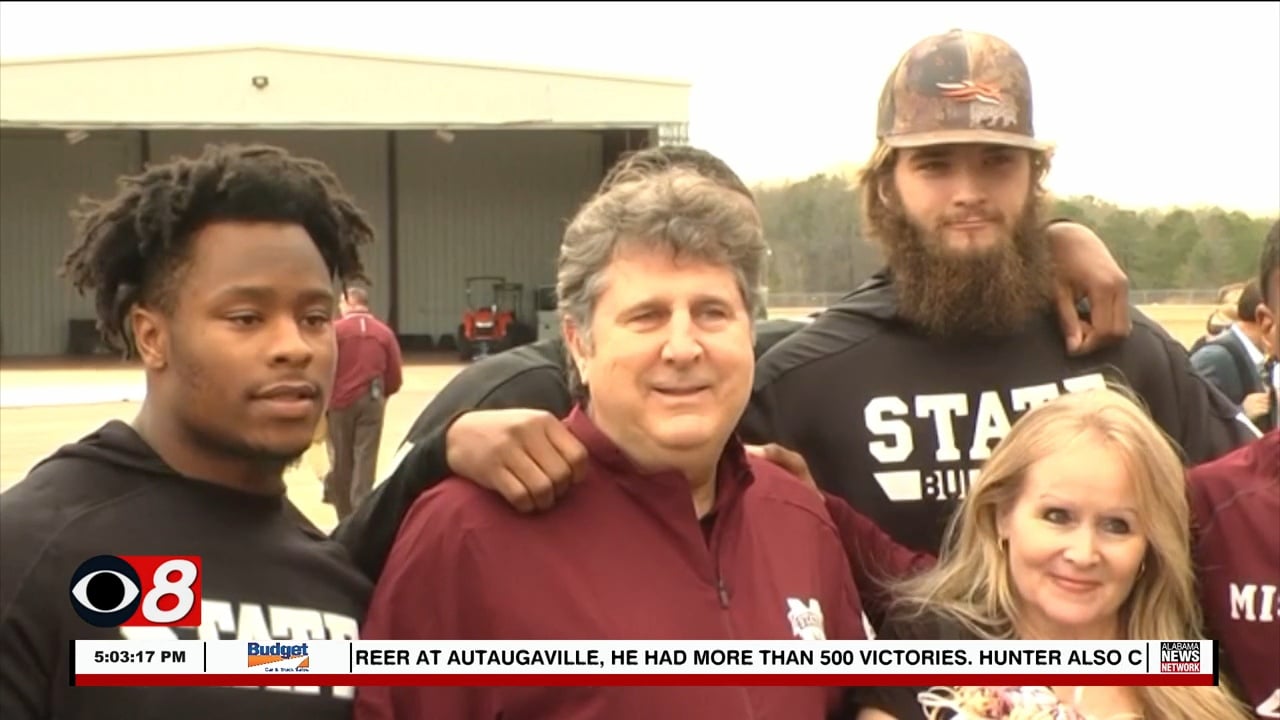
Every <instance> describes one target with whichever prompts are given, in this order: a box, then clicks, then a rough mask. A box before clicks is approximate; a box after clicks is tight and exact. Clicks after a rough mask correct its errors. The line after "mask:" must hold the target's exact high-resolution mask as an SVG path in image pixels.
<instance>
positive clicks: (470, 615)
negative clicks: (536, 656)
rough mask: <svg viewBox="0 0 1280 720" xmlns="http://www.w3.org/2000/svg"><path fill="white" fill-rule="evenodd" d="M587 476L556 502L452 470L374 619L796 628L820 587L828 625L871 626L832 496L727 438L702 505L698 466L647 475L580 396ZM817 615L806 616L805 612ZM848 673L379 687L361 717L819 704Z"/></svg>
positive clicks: (811, 711)
mask: <svg viewBox="0 0 1280 720" xmlns="http://www.w3.org/2000/svg"><path fill="white" fill-rule="evenodd" d="M565 424H566V426H567V427H568V428H569V430H570V431H571V432H573V433H574V435H576V436H577V437H578V438H579V440H581V441H582V443H583V444H584V445H585V446H586V448H587V450H588V453H589V459H588V461H587V472H586V477H585V479H584V480H583V481H582V482H581V483H580V484H579V485H578V486H577V487H575V488H574V490H573V492H571V493H569V494H568V495H566V496H565V497H564V498H562V499H561V500H560V502H559V503H558V504H557V507H556V509H555V510H554V511H553V512H548V513H545V514H538V515H521V514H519V513H518V512H517V511H515V510H514V509H512V508H511V507H510V506H509V505H508V504H507V502H506V501H505V500H503V499H502V497H501V496H499V495H498V494H497V493H493V492H491V491H489V490H485V489H483V488H480V487H478V486H476V485H475V484H473V483H472V482H470V481H467V480H462V479H458V478H449V479H447V480H445V481H444V482H442V483H441V484H440V485H439V486H437V487H435V488H433V489H432V490H430V491H428V492H427V493H424V494H423V495H422V497H421V498H419V499H418V500H417V501H416V502H415V503H414V505H413V507H412V509H411V510H410V511H409V514H408V516H407V518H406V519H405V522H404V525H403V526H402V528H401V530H400V534H399V537H398V538H397V539H396V542H395V546H394V547H393V548H392V551H391V555H390V557H389V558H388V561H387V566H386V569H385V571H384V572H383V574H382V577H381V580H380V581H379V583H378V585H377V587H376V589H375V591H374V597H373V601H372V604H371V606H370V608H369V612H368V615H367V618H366V622H365V626H364V628H363V629H362V631H361V638H362V639H369V640H374V639H403V640H426V639H434V640H534V639H537V640H735V639H741V640H788V639H794V640H795V641H796V642H797V643H800V642H804V640H802V639H799V637H798V636H799V634H800V630H799V628H800V626H801V625H804V623H803V622H793V620H792V619H790V618H789V617H788V613H789V612H791V610H792V608H794V607H795V605H796V603H789V602H788V601H789V600H792V599H794V600H796V601H798V603H799V604H801V605H804V606H806V607H810V608H812V607H813V603H814V602H816V603H817V605H818V607H819V608H820V612H821V618H819V619H818V620H819V623H820V625H821V627H822V629H823V631H824V632H823V634H824V635H825V637H826V638H827V639H830V640H861V639H865V638H866V635H865V633H864V630H863V626H862V622H861V605H860V603H859V600H858V596H857V590H856V589H855V588H854V585H853V580H852V578H851V575H850V572H849V563H848V560H847V558H846V556H845V552H844V549H843V547H842V545H841V541H840V537H839V536H838V534H837V531H836V528H835V526H834V525H833V524H832V521H831V519H830V517H829V516H828V515H827V512H826V509H825V508H824V505H823V501H822V499H821V498H820V497H818V496H817V494H816V493H814V492H813V491H812V490H811V489H809V488H807V487H805V486H804V485H802V484H801V483H799V482H798V481H796V480H795V479H794V478H791V477H790V476H788V475H786V474H785V473H784V471H782V470H781V469H779V468H778V467H776V466H774V465H773V464H771V463H768V462H766V461H763V460H758V459H756V458H752V457H748V456H747V455H746V453H745V452H744V450H743V447H742V445H741V444H740V443H739V442H738V441H737V440H733V441H731V442H730V444H729V446H728V448H727V450H726V452H725V454H724V456H723V457H722V459H721V461H720V465H719V468H718V472H717V479H716V482H717V487H716V500H715V504H714V506H713V508H712V510H711V512H710V513H709V514H708V516H707V517H706V518H704V519H703V520H702V521H701V522H700V521H699V520H698V518H697V517H696V516H695V512H694V506H693V498H692V495H691V493H690V489H689V483H688V481H687V480H686V479H685V478H684V476H683V475H681V474H679V473H674V472H666V473H658V474H649V475H646V474H644V473H642V472H640V471H638V470H637V469H636V468H635V467H634V465H632V463H631V462H630V461H628V459H627V458H626V457H624V455H623V454H622V452H621V451H620V450H619V449H618V448H617V446H615V445H614V444H613V443H612V442H611V441H610V440H609V439H608V438H606V437H605V436H604V434H603V433H602V432H601V431H600V430H599V429H598V428H597V427H596V426H595V425H594V423H593V422H592V421H591V420H590V419H589V418H588V417H587V415H586V414H585V412H583V411H582V409H581V408H575V409H574V410H573V412H572V413H571V414H570V416H569V418H568V419H567V420H565ZM813 619H814V618H812V617H810V618H809V620H813ZM842 695H843V693H842V691H841V690H839V689H836V688H812V687H683V688H682V687H672V688H662V687H636V688H599V687H583V688H555V687H530V688H519V687H513V688H496V687H488V688H484V687H480V688H467V687H393V688H386V687H379V688H373V687H371V688H361V689H360V690H359V691H358V693H357V698H356V711H355V717H356V718H357V720H371V719H374V718H377V719H382V718H396V719H397V720H418V719H422V720H428V719H430V720H436V719H441V720H446V719H447V720H498V719H499V718H501V720H544V719H545V720H551V719H553V718H554V719H555V720H579V719H585V718H592V719H600V720H604V719H606V718H607V719H608V720H653V719H654V718H663V719H664V720H685V719H687V720H705V719H707V718H744V719H748V720H822V718H824V717H827V716H828V714H829V713H832V712H835V711H836V710H837V708H838V707H839V704H840V703H841V701H842Z"/></svg>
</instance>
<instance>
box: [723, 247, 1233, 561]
mask: <svg viewBox="0 0 1280 720" xmlns="http://www.w3.org/2000/svg"><path fill="white" fill-rule="evenodd" d="M1129 312H1130V315H1131V317H1132V320H1133V332H1132V333H1131V334H1130V335H1129V337H1127V338H1125V339H1124V340H1123V341H1121V342H1119V343H1117V344H1116V345H1113V346H1111V347H1108V348H1105V349H1103V350H1100V351H1098V352H1095V353H1093V354H1091V355H1089V356H1088V357H1070V356H1068V355H1067V353H1066V350H1065V348H1064V340H1063V336H1062V331H1061V326H1060V324H1059V322H1058V318H1057V314H1056V313H1055V311H1054V310H1053V309H1052V308H1047V309H1046V310H1045V312H1044V313H1043V314H1041V315H1039V316H1037V317H1035V318H1034V319H1033V320H1032V321H1031V322H1029V323H1028V324H1027V325H1026V327H1024V328H1023V329H1022V330H1020V331H1018V332H1017V333H1015V334H1012V335H1009V336H1007V337H1001V338H978V337H966V338H953V339H945V340H944V339H933V338H929V337H927V336H925V335H924V334H923V333H921V332H919V331H918V330H916V329H915V328H913V327H912V326H910V325H908V324H907V323H906V322H905V321H904V320H902V319H900V318H899V317H898V313H897V295H896V289H895V287H894V285H893V282H892V278H891V276H890V274H889V273H888V272H887V271H882V272H880V273H877V274H876V275H875V276H873V277H872V278H871V279H869V280H868V281H867V282H866V283H864V284H863V286H862V287H860V288H858V289H857V290H855V291H854V292H853V293H851V294H850V295H847V296H846V297H845V298H844V299H842V300H841V301H840V302H839V303H837V304H836V305H833V306H832V307H830V308H829V309H827V311H826V312H824V313H823V314H822V315H821V316H819V317H818V318H817V319H816V320H814V322H813V323H811V324H810V325H808V326H806V327H805V328H803V329H802V330H800V331H799V332H797V333H795V334H793V335H791V336H790V337H788V338H787V339H786V340H784V341H782V342H781V343H779V344H778V345H776V346H775V347H774V348H773V349H772V350H771V351H770V352H769V353H768V354H766V355H765V356H764V357H763V358H762V359H761V361H760V362H759V363H758V364H757V366H756V385H755V389H754V392H753V396H752V399H751V404H750V405H749V406H748V410H747V417H746V418H745V419H744V420H743V433H744V438H745V439H746V441H747V442H755V443H759V442H777V443H780V444H782V445H784V446H786V447H789V448H792V449H793V450H796V451H797V452H799V453H800V454H801V455H803V456H804V458H805V460H806V461H807V462H808V464H809V468H810V470H812V472H813V474H814V479H815V480H816V481H817V482H818V484H819V485H820V486H821V487H822V488H823V489H825V490H827V491H828V492H831V493H834V494H836V495H840V496H841V497H843V498H845V499H846V500H848V501H849V503H850V504H851V505H853V507H854V508H856V509H857V510H858V511H860V512H862V513H865V514H866V515H868V516H870V518H871V519H872V520H874V521H875V522H876V524H878V525H879V526H880V527H882V528H884V529H885V531H887V532H888V533H889V534H890V535H891V536H893V537H894V539H896V540H897V541H898V542H901V543H904V544H906V545H907V546H909V547H913V548H916V549H919V550H923V551H926V552H932V553H937V552H938V551H939V548H940V546H941V544H942V535H943V531H944V528H945V524H946V522H947V521H948V520H949V519H950V517H951V515H952V511H953V509H954V508H955V506H956V505H957V501H958V500H959V498H960V497H962V496H963V493H964V491H965V490H966V489H967V488H968V485H969V482H970V474H971V473H973V472H975V471H976V470H977V468H978V467H979V466H980V465H981V463H982V461H983V460H985V459H986V458H987V457H988V456H989V454H990V451H991V450H992V449H993V448H994V447H995V446H996V444H997V443H998V442H999V441H1000V440H1001V439H1002V438H1003V437H1004V436H1005V435H1006V434H1007V433H1008V430H1009V426H1010V425H1011V424H1012V423H1013V422H1015V421H1016V420H1017V419H1018V418H1019V417H1021V416H1022V414H1024V413H1025V412H1026V411H1027V410H1028V409H1030V408H1031V407H1033V406H1035V405H1037V404H1039V403H1041V402H1043V401H1045V400H1048V399H1051V398H1053V397H1056V396H1057V395H1059V394H1060V393H1063V392H1071V391H1076V390H1083V389H1087V388H1091V387H1097V386H1099V385H1101V384H1103V383H1104V382H1110V383H1122V384H1125V385H1127V386H1128V387H1130V388H1131V389H1132V390H1134V391H1136V394H1137V395H1138V396H1139V397H1140V398H1141V400H1142V401H1143V402H1144V403H1145V404H1146V406H1147V409H1148V411H1149V412H1150V414H1151V416H1152V417H1153V418H1154V419H1155V421H1156V423H1157V424H1159V425H1160V427H1161V428H1163V429H1164V431H1165V432H1166V433H1167V434H1168V435H1169V436H1170V437H1171V438H1172V439H1173V440H1174V441H1175V442H1176V443H1177V444H1178V445H1179V446H1180V447H1181V449H1182V451H1183V453H1184V455H1185V459H1186V461H1187V462H1189V463H1190V464H1193V465H1194V464H1199V463H1202V462H1205V461H1207V460H1211V459H1213V458H1217V457H1220V456H1222V455H1224V454H1226V453H1227V452H1228V451H1230V450H1232V449H1233V448H1235V447H1237V446H1239V445H1243V444H1245V443H1247V442H1250V441H1252V440H1254V439H1256V438H1257V435H1258V433H1257V430H1256V428H1254V427H1253V426H1252V425H1250V424H1249V423H1248V421H1247V420H1243V419H1242V418H1240V417H1238V414H1237V411H1236V410H1235V408H1234V407H1233V406H1232V405H1231V403H1230V401H1228V400H1227V399H1226V398H1225V397H1224V396H1223V395H1222V394H1221V393H1220V392H1218V391H1217V389H1216V388H1214V387H1213V386H1211V385H1210V384H1209V383H1207V382H1205V381H1204V379H1203V378H1201V377H1200V376H1199V375H1198V374H1197V373H1196V372H1195V371H1194V370H1193V369H1192V368H1191V364H1190V361H1189V359H1188V355H1187V351H1186V350H1185V349H1184V348H1183V347H1182V346H1181V345H1180V344H1179V343H1178V342H1177V341H1176V340H1174V339H1173V338H1172V337H1170V336H1169V334H1168V333H1167V332H1165V331H1164V329H1163V328H1161V327H1160V326H1159V325H1158V324H1156V323H1155V322H1153V321H1152V320H1151V319H1150V318H1147V317H1146V316H1145V315H1143V314H1142V313H1141V312H1140V311H1139V310H1138V309H1137V308H1133V307H1131V308H1130V309H1129Z"/></svg>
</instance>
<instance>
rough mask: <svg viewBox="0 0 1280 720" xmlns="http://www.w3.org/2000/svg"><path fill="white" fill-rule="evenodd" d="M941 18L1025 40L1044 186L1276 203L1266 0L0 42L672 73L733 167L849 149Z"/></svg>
mask: <svg viewBox="0 0 1280 720" xmlns="http://www.w3.org/2000/svg"><path fill="white" fill-rule="evenodd" d="M952 27H964V28H972V29H978V30H983V31H986V32H991V33H995V34H997V35H1000V36H1002V37H1004V38H1005V39H1007V40H1008V41H1010V42H1011V43H1012V44H1013V45H1014V46H1015V47H1016V48H1018V49H1019V50H1020V51H1021V53H1022V54H1023V56H1024V58H1025V60H1026V62H1027V65H1028V66H1029V68H1030V70H1031V74H1032V81H1033V84H1034V87H1035V93H1036V94H1035V119H1036V126H1037V131H1038V134H1040V135H1041V136H1042V137H1045V138H1048V139H1052V140H1054V141H1056V142H1057V143H1058V146H1059V151H1058V155H1057V158H1056V160H1055V165H1054V170H1053V173H1052V175H1051V176H1050V178H1049V180H1050V186H1051V187H1052V189H1053V190H1055V191H1057V192H1059V193H1064V194H1086V193H1091V194H1094V195H1097V196H1099V197H1102V198H1105V199H1108V200H1112V201H1114V202H1119V203H1122V204H1135V205H1154V206H1167V205H1172V204H1180V205H1199V204H1217V205H1223V206H1227V207H1234V208H1241V209H1244V210H1247V211H1250V212H1256V213H1265V214H1275V213H1277V212H1280V42H1278V39H1280V2H1274V1H1272V2H1258V3H1221V2H1219V3H1213V4H1212V5H1209V4H1207V3H1150V4H1146V5H1138V4H1129V3H1105V4H1103V3H1098V4H1091V3H1060V4H1059V3H1039V2H1037V3H1004V4H995V3H991V4H986V3H971V2H958V3H894V4H879V3H858V4H843V3H821V4H819V3H812V4H809V3H786V4H775V3H751V4H747V3H732V4H730V3H724V4H722V5H719V6H714V5H710V4H701V3H672V4H666V3H577V4H574V5H569V4H567V3H514V4H510V5H508V4H505V3H394V4H393V3H359V4H358V5H357V4H355V3H342V2H337V3H319V2H311V3H306V4H300V3H299V4H294V5H292V6H289V5H285V4H282V3H270V2H264V3H251V4H250V3H245V4H239V3H224V4H219V3H163V4H161V3H153V4H151V5H150V6H147V7H144V6H140V5H138V4H134V3H121V2H95V3H83V4H81V3H16V2H0V56H4V57H30V56H40V55H62V54H74V53H92V52H103V51H112V52H114V51H127V50H135V49H163V48H181V47H189V46H201V45H223V44H239V43H246V42H280V43H287V44H292V45H303V46H315V47H321V48H344V49H352V50H363V51H373V52H378V51H382V52H389V53H395V54H411V55H421V56H426V57H441V58H459V59H476V60H486V61H498V62H513V63H521V64H533V65H549V66H558V67H566V68H573V69H582V70H588V71H591V70H596V71H604V72H621V73H629V74H640V75H656V76H671V77H677V78H682V79H687V80H689V81H690V82H692V83H693V95H692V100H691V109H690V112H691V126H690V137H691V141H692V142H693V143H695V144H697V145H701V146H703V147H705V148H707V149H709V150H711V151H713V152H715V153H717V154H719V155H721V156H722V157H724V158H725V159H726V160H728V161H729V162H730V164H732V165H733V166H734V167H735V168H737V169H738V170H739V171H740V172H741V173H742V174H743V175H744V176H746V177H748V178H749V179H751V180H761V179H776V178H782V177H804V176H806V175H808V174H810V173H813V172H816V171H820V170H823V169H826V168H830V167H833V166H836V165H839V164H841V163H856V162H859V161H861V160H862V159H863V158H865V156H866V155H867V154H868V152H869V151H870V148H871V146H872V143H873V142H874V131H875V125H874V123H875V107H876V100H877V97H878V95H879V91H880V87H881V85H882V84H883V82H884V79H885V76H886V75H887V73H888V72H889V71H890V70H891V69H892V67H893V65H894V63H895V62H896V61H897V59H898V57H899V55H901V54H902V52H904V51H905V50H906V49H907V48H908V47H910V46H911V45H912V44H913V43H914V42H915V41H916V40H919V39H920V38H922V37H924V36H926V35H930V34H933V33H937V32H942V31H945V30H947V29H949V28H952Z"/></svg>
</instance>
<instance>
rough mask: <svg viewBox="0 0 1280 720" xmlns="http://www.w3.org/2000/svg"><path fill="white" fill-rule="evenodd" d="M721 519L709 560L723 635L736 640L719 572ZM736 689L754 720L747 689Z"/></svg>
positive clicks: (715, 531) (725, 590) (727, 599)
mask: <svg viewBox="0 0 1280 720" xmlns="http://www.w3.org/2000/svg"><path fill="white" fill-rule="evenodd" d="M723 520H724V517H723V516H721V517H718V518H716V526H715V528H713V529H712V531H711V548H710V550H711V554H712V558H711V561H712V562H713V563H714V566H715V571H716V594H717V595H718V596H719V599H720V620H721V621H722V622H723V623H724V630H725V636H726V637H727V638H728V639H730V640H737V639H738V635H737V633H735V632H734V631H733V623H731V622H730V621H729V588H727V587H725V584H724V575H723V574H722V573H721V572H720V534H721V532H722V531H723V529H724V526H723V525H722V521H723ZM738 690H739V692H741V693H742V705H743V707H744V708H745V709H746V711H747V714H746V718H747V720H754V719H755V716H756V711H755V707H754V706H753V705H752V703H751V693H750V692H749V689H748V688H746V687H739V688H738Z"/></svg>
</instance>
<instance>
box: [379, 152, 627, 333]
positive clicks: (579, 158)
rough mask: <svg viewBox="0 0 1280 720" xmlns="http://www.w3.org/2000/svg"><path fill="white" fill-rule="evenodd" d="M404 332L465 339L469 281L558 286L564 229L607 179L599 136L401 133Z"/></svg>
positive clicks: (527, 289) (529, 306)
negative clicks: (448, 138) (461, 332)
mask: <svg viewBox="0 0 1280 720" xmlns="http://www.w3.org/2000/svg"><path fill="white" fill-rule="evenodd" d="M397 145H398V147H397V158H396V164H397V168H398V172H397V177H398V184H399V190H400V192H399V198H398V205H399V207H398V213H397V217H398V226H399V227H398V231H399V236H400V242H399V248H398V252H399V255H398V258H397V260H398V263H397V264H398V272H399V274H400V277H399V299H400V303H399V325H400V327H399V331H400V332H401V333H402V334H406V335H417V334H431V335H433V336H435V337H436V338H437V339H439V336H440V335H442V334H445V333H448V334H454V333H456V332H457V327H458V323H459V322H460V321H461V318H462V312H463V309H464V307H465V305H466V298H465V295H464V290H463V289H464V279H465V278H466V277H467V276H470V275H503V276H506V277H507V279H508V280H509V281H512V282H519V283H523V284H524V311H525V315H526V316H527V317H529V318H531V319H532V317H533V314H534V308H533V300H532V291H533V288H534V287H535V286H537V285H540V284H551V283H553V282H555V258H556V251H557V249H558V248H559V246H560V237H561V235H562V234H563V231H564V226H565V223H566V222H567V221H568V220H569V219H570V218H571V217H572V216H573V214H574V212H576V211H577V208H578V206H579V204H580V203H581V202H582V201H583V200H585V199H586V198H587V197H588V196H589V195H590V193H591V192H592V191H593V190H595V187H596V185H597V184H598V183H599V182H600V176H601V174H602V159H601V157H602V155H601V153H602V140H601V137H600V135H599V134H597V133H590V132H577V131H560V132H538V131H484V132H469V133H463V132H460V133H457V135H456V136H455V138H454V141H453V142H452V143H445V142H443V141H441V140H440V139H438V138H437V137H436V136H435V134H434V133H428V132H410V133H400V134H399V137H398V140H397Z"/></svg>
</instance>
